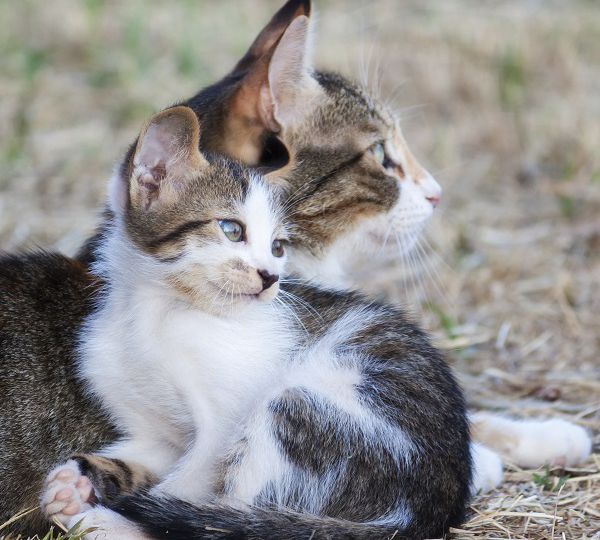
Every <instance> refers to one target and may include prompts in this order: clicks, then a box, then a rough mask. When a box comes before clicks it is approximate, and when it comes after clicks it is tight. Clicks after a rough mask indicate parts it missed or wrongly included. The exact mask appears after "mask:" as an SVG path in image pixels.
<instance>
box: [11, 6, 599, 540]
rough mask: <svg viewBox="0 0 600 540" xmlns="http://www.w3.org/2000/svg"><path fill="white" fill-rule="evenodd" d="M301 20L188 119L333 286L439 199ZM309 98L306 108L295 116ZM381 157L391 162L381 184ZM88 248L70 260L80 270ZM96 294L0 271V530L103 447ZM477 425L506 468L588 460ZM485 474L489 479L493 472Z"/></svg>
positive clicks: (513, 431)
mask: <svg viewBox="0 0 600 540" xmlns="http://www.w3.org/2000/svg"><path fill="white" fill-rule="evenodd" d="M308 15H309V2H300V1H294V0H291V1H290V2H288V3H287V4H286V5H285V6H284V7H283V8H282V9H281V10H280V11H279V12H278V13H277V14H276V15H275V17H274V18H273V20H272V21H271V22H270V23H269V24H268V25H267V26H266V27H265V29H264V30H263V31H262V32H261V33H260V35H259V36H258V37H257V39H256V40H255V42H254V43H253V45H252V46H251V47H250V49H249V51H248V53H247V54H246V55H245V56H244V58H243V59H242V60H241V61H240V62H239V63H238V65H237V66H236V68H235V69H234V70H233V71H232V72H231V73H230V74H229V75H228V76H227V77H225V78H224V79H223V80H222V81H220V82H219V83H217V84H216V85H213V86H212V87H209V88H207V89H206V90H205V91H202V92H200V93H199V94H198V95H197V96H195V97H194V98H192V99H191V100H189V102H188V105H189V106H190V107H192V108H193V109H194V110H195V112H196V113H197V114H198V115H199V116H200V117H201V118H202V124H203V128H204V129H203V132H202V137H201V141H200V145H201V147H202V148H205V149H209V150H214V151H218V152H223V153H227V154H229V155H231V156H233V157H236V158H238V159H241V160H244V161H246V162H248V163H250V164H254V165H258V166H261V167H264V168H265V170H267V171H269V170H271V171H273V172H271V173H270V174H269V175H268V178H269V179H270V180H272V181H273V182H280V183H285V184H287V186H288V190H289V193H290V205H293V206H294V209H295V210H294V216H292V217H294V218H295V222H296V227H295V230H294V231H293V236H292V246H291V248H290V262H291V263H292V266H293V267H294V268H295V269H296V270H297V271H300V272H303V273H304V274H305V275H306V276H307V277H316V276H319V277H320V276H322V277H323V279H324V280H325V281H326V282H328V283H329V284H333V285H337V286H341V285H343V283H344V268H345V260H346V256H347V248H348V246H356V245H358V246H360V248H361V249H365V250H366V253H367V254H368V253H370V252H372V251H371V250H378V249H380V242H381V241H382V240H383V239H384V238H385V233H386V231H387V230H388V229H387V228H388V226H389V227H391V226H394V227H395V228H396V231H397V233H398V234H400V235H405V234H406V235H407V237H408V236H409V235H412V234H414V233H415V232H418V231H419V230H420V228H421V227H422V226H423V224H424V223H425V222H426V220H427V218H428V217H429V216H430V215H431V213H432V210H433V204H435V203H436V199H437V198H438V197H439V186H437V184H435V183H434V182H433V181H432V179H431V178H430V177H429V176H428V175H427V174H426V172H425V171H424V170H423V169H422V168H421V167H420V166H419V165H418V163H417V162H416V160H414V158H413V157H412V155H411V154H410V152H409V150H408V148H407V147H406V145H405V143H404V141H403V140H402V138H401V135H400V132H399V129H398V126H397V124H396V122H395V120H394V119H393V115H392V114H391V113H390V112H389V111H387V110H386V109H385V108H383V107H382V106H381V105H380V104H379V103H378V102H377V101H376V100H374V99H372V98H371V97H370V96H369V95H368V93H367V92H365V91H364V90H362V89H360V88H358V87H356V86H355V85H353V84H351V83H350V82H348V81H347V80H345V79H344V78H342V77H339V76H337V75H332V74H323V73H316V74H314V76H313V74H311V66H310V61H309V59H308V56H307V54H306V43H307V39H308V32H307V26H308V21H307V20H306V19H305V18H304V17H307V16H308ZM297 19H300V20H299V21H298V23H297V25H296V27H295V29H294V30H293V31H292V32H290V33H288V34H287V37H286V39H285V40H282V35H283V33H284V31H285V30H286V29H288V28H290V25H291V23H292V22H294V21H296V20H297ZM307 77H308V78H307ZM297 82H300V83H302V82H307V83H308V84H306V85H304V84H299V85H298V86H296V83H297ZM265 89H266V90H268V91H267V92H265ZM307 93H308V94H312V95H313V98H315V101H314V102H313V101H312V100H310V103H312V104H314V105H315V107H306V111H305V110H304V109H305V105H306V104H307V103H304V102H303V101H302V100H303V99H304V97H305V96H306V95H307ZM321 98H322V99H321ZM319 100H320V101H319ZM296 125H297V126H299V127H298V129H296V127H295V126H296ZM382 142H383V143H385V144H383V145H381V143H382ZM382 150H383V152H382ZM386 154H387V155H386ZM392 156H393V157H394V159H395V160H397V162H394V166H393V167H392V168H391V169H389V170H388V168H386V167H384V163H385V164H386V165H390V162H389V161H388V160H389V159H391V157H392ZM398 165H400V166H401V169H400V168H399V167H398ZM428 199H429V200H428ZM93 244H94V242H93V241H92V242H90V243H89V244H88V245H87V246H86V248H85V249H83V250H82V253H81V254H80V257H79V260H80V261H81V262H83V263H84V264H87V263H88V262H89V261H90V260H91V253H92V249H91V247H92V246H93ZM295 261H297V262H295ZM97 287H98V283H97V282H96V281H95V280H94V279H93V278H91V276H90V275H89V274H87V273H86V271H85V267H84V266H83V265H82V264H80V263H78V262H77V261H73V260H70V259H67V258H65V257H62V256H60V255H46V254H35V255H28V256H22V257H5V258H3V259H2V261H1V262H0V306H2V307H1V311H0V362H1V363H2V370H1V371H0V438H1V439H2V441H3V445H2V447H1V448H0V492H1V493H2V494H3V500H2V502H1V503H0V522H4V521H6V520H8V519H9V518H11V517H12V516H13V515H14V514H15V513H16V512H17V511H18V510H20V509H21V508H24V507H29V506H34V505H35V504H36V502H37V498H38V494H39V492H40V490H41V485H42V480H43V478H44V476H45V474H46V472H47V471H48V470H49V469H50V467H51V466H52V465H54V464H55V463H57V462H60V461H63V460H65V459H67V458H68V457H69V456H70V455H72V454H73V453H76V452H87V451H91V450H94V449H98V448H100V447H101V446H103V445H104V444H105V443H106V442H109V441H111V440H113V439H114V437H115V431H114V429H113V428H112V427H111V425H110V423H109V421H108V420H107V419H106V418H105V417H104V416H103V415H102V413H101V412H100V410H99V408H98V406H97V404H95V403H94V402H93V400H91V399H90V398H89V397H87V396H85V395H84V394H83V392H82V388H81V385H80V384H79V382H78V380H77V378H76V377H75V375H74V373H73V360H74V358H73V356H74V345H75V338H76V335H77V332H78V329H79V325H80V323H81V320H82V318H83V317H84V315H85V314H86V313H88V312H89V310H90V309H91V305H92V302H91V300H92V298H93V296H94V292H95V290H96V288H97ZM73 419H77V421H76V422H74V421H73ZM486 425H487V426H489V427H491V428H492V430H491V433H490V436H489V437H488V440H493V439H495V440H496V442H498V443H500V444H499V446H500V448H502V446H503V445H505V444H506V449H505V450H506V453H507V454H508V455H509V456H515V455H516V457H518V452H517V451H519V452H520V449H521V448H526V449H527V452H526V453H527V455H528V456H533V457H534V458H536V459H537V460H538V461H537V463H543V462H544V461H550V460H553V459H556V458H559V457H563V456H564V457H565V458H566V460H567V462H574V461H576V460H578V459H581V458H582V456H585V454H586V442H587V448H588V449H589V439H588V438H587V437H586V435H585V433H584V432H583V431H582V430H580V429H579V428H576V427H573V426H571V427H569V426H564V425H562V424H561V425H559V426H557V428H558V429H555V430H554V431H552V432H550V433H548V431H544V426H543V425H540V424H539V423H538V424H535V426H537V428H539V431H535V432H534V436H528V430H529V429H530V426H532V425H534V424H527V425H526V426H524V427H522V426H521V424H514V423H509V424H508V425H507V426H501V429H497V430H494V429H493V427H494V424H493V423H491V422H488V423H487V424H486ZM549 439H550V441H549ZM582 449H583V450H582ZM588 451H589V450H588ZM515 452H517V453H516V454H515ZM530 464H531V465H533V463H530ZM492 465H494V467H492V468H491V470H493V471H496V479H497V473H498V467H497V465H498V463H497V461H496V462H495V463H492ZM15 527H16V528H18V529H19V530H20V531H21V532H23V531H24V530H25V531H27V532H32V533H33V532H41V531H43V527H44V520H43V517H42V516H41V515H40V514H38V513H33V514H31V515H30V516H29V521H28V522H27V521H25V520H23V521H20V522H18V523H17V524H15ZM3 532H4V531H3Z"/></svg>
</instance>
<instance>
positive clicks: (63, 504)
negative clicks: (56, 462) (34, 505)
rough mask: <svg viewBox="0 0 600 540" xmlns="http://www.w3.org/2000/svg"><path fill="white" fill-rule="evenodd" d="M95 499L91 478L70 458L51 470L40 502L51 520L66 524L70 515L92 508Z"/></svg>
mask: <svg viewBox="0 0 600 540" xmlns="http://www.w3.org/2000/svg"><path fill="white" fill-rule="evenodd" d="M94 499H95V494H94V488H93V486H92V483H91V482H90V479H89V478H87V477H86V476H83V475H82V474H81V471H80V469H79V465H78V464H77V462H76V461H74V460H69V461H67V462H66V463H64V464H63V465H60V466H58V467H57V468H56V469H54V470H53V471H51V472H50V474H49V475H48V477H47V479H46V482H45V485H44V490H43V493H42V497H41V501H40V502H41V507H42V510H43V512H44V513H45V515H46V516H47V517H48V519H49V520H51V521H52V520H55V519H56V520H58V521H59V522H61V523H62V524H64V525H66V523H67V521H68V519H69V517H71V516H74V515H76V514H79V513H81V512H85V511H87V510H89V509H91V508H92V502H93V501H94Z"/></svg>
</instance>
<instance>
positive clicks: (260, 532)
mask: <svg viewBox="0 0 600 540" xmlns="http://www.w3.org/2000/svg"><path fill="white" fill-rule="evenodd" d="M198 135H199V124H198V120H197V116H196V115H195V114H194V113H193V111H192V110H191V109H189V108H187V107H176V108H172V109H167V110H166V111H163V112H162V113H159V114H158V115H156V116H154V117H153V119H152V120H151V121H150V123H149V124H148V127H147V128H146V129H145V130H144V131H143V133H142V135H141V136H140V137H139V139H138V144H137V146H136V150H135V152H134V153H133V155H132V156H131V159H130V161H129V163H127V165H126V166H125V167H124V168H123V170H126V171H127V176H124V177H121V178H115V179H114V183H115V185H114V186H113V188H112V189H111V194H112V198H111V203H110V204H111V209H112V211H113V214H114V216H115V218H114V219H113V221H112V223H111V225H110V227H109V229H108V230H107V232H106V234H105V237H104V239H103V240H102V241H101V243H100V246H99V257H98V262H97V263H96V264H95V266H94V269H95V272H97V273H98V274H99V276H100V277H101V278H102V279H103V281H104V282H105V283H106V288H105V294H104V297H103V299H102V302H101V304H100V305H99V307H98V309H97V310H96V311H95V312H94V313H93V314H91V315H90V316H89V317H88V319H87V322H86V325H85V328H84V331H83V333H82V343H81V356H80V360H79V361H78V364H79V370H80V372H81V375H82V377H83V379H84V380H85V381H86V384H87V385H88V386H89V388H90V389H91V390H92V391H93V393H94V394H95V395H98V396H99V397H100V398H101V401H102V403H103V405H104V406H105V407H106V408H107V410H108V411H109V413H110V416H111V418H114V419H115V421H116V422H117V424H118V425H119V427H120V429H121V430H122V431H123V432H124V433H125V437H124V438H123V439H121V440H119V441H117V442H116V443H115V444H113V445H111V446H109V447H108V448H107V449H105V450H104V451H102V452H101V455H103V456H105V457H109V458H112V459H120V460H123V461H137V462H138V463H139V464H141V465H142V466H144V467H145V468H146V469H147V470H149V471H150V472H151V473H152V474H153V475H154V476H155V477H157V478H159V479H160V480H161V481H160V483H159V484H158V486H157V487H156V488H154V489H153V490H152V493H155V494H157V495H163V494H164V495H169V496H172V497H179V498H181V499H183V500H186V501H188V502H192V503H197V504H201V503H216V502H218V503H219V506H218V508H213V507H212V506H211V507H210V509H211V511H214V512H215V514H214V516H213V515H211V516H210V517H209V518H208V519H207V520H206V521H203V520H199V522H198V524H197V527H198V528H200V529H203V528H205V527H206V526H207V525H209V524H210V523H212V522H213V520H214V519H217V520H218V519H227V520H231V526H233V527H237V528H239V527H244V526H245V523H246V522H247V521H248V520H253V521H254V522H255V523H254V525H253V530H254V534H255V535H257V536H259V537H264V536H265V535H266V534H267V531H268V534H269V535H271V537H279V538H282V537H286V536H287V535H289V534H290V533H291V532H292V531H293V534H298V529H299V528H300V529H301V528H304V529H305V530H306V529H307V528H308V527H312V528H315V527H316V528H317V529H318V528H319V527H320V524H319V523H320V522H319V518H318V516H326V517H327V519H325V520H323V525H324V526H325V527H328V528H330V529H331V530H332V531H336V532H335V534H338V535H342V534H347V533H348V532H350V533H351V534H352V536H353V537H356V538H373V537H380V538H383V537H384V536H389V535H391V534H394V533H396V534H400V535H410V536H411V537H413V538H431V537H435V536H441V535H443V534H445V533H446V532H447V530H448V527H451V526H458V525H459V524H460V523H461V521H462V519H463V517H464V513H465V507H466V503H467V501H468V495H469V490H470V480H471V469H470V448H469V425H468V422H467V418H466V411H465V406H464V401H463V397H462V394H461V391H460V388H459V386H458V385H457V383H456V381H455V380H454V378H453V376H452V374H451V372H450V370H449V368H448V367H447V366H446V364H445V363H444V362H443V360H442V359H441V357H440V355H439V353H438V352H437V351H436V350H435V349H433V348H432V346H431V345H430V343H429V341H428V339H427V338H426V336H425V335H424V334H423V333H422V332H421V331H419V330H418V329H417V328H416V327H415V326H413V325H412V324H411V323H409V322H408V321H407V320H406V318H405V316H404V315H403V314H402V313H401V312H399V311H396V310H393V309H391V308H388V307H385V306H382V305H377V304H375V303H372V302H367V301H364V300H362V299H361V298H360V297H358V296H356V295H352V294H348V293H332V292H328V291H326V290H319V289H315V288H313V287H311V286H309V285H295V286H291V287H290V286H288V288H289V289H291V291H295V292H296V293H299V296H300V297H301V298H310V299H311V303H312V304H313V305H315V310H316V311H317V312H318V313H319V314H320V318H319V321H314V319H313V320H312V323H311V322H309V321H308V320H307V317H306V315H305V314H303V312H302V311H301V309H299V308H297V307H294V306H293V305H291V304H287V305H286V304H284V303H274V302H271V301H272V300H273V299H274V298H275V296H276V295H277V292H278V289H279V276H280V275H281V274H283V272H284V261H285V247H284V244H285V243H287V242H288V237H287V232H286V230H285V226H284V225H283V223H282V221H281V217H280V216H281V215H282V214H283V212H282V209H281V208H280V207H279V206H278V205H277V204H276V202H275V201H276V196H275V194H274V190H273V188H269V186H268V184H267V183H266V181H264V180H262V179H261V178H259V177H257V176H256V175H255V174H254V173H249V172H247V171H245V170H244V169H242V168H240V167H239V166H237V165H235V164H233V163H231V162H229V161H227V160H225V159H224V158H212V159H211V161H210V163H209V162H208V161H207V160H206V158H205V157H204V156H203V155H202V154H201V153H200V152H199V150H198ZM303 319H304V320H303ZM73 473H74V470H73V468H72V464H67V466H65V467H63V468H59V469H58V470H56V471H54V473H53V475H52V477H51V479H50V482H49V486H48V490H47V492H46V494H45V498H44V500H43V504H45V505H46V511H47V513H48V514H49V515H52V516H53V517H57V518H58V519H60V520H61V521H63V522H66V524H68V526H72V525H73V524H74V523H77V522H78V521H79V520H80V519H81V516H80V515H73V514H77V513H78V511H81V510H82V505H83V504H87V503H88V501H87V500H85V495H86V494H88V495H89V493H90V491H89V486H88V485H86V486H85V490H84V491H85V493H84V494H83V495H84V496H83V497H82V490H81V481H82V478H81V477H80V476H77V474H73ZM66 475H68V476H69V477H68V478H65V476H66ZM84 482H85V481H84ZM424 486H426V488H425V489H424V488H423V487H424ZM228 504H230V505H231V506H228ZM241 505H242V506H241ZM246 505H247V506H248V507H247V508H245V506H246ZM250 506H258V507H260V508H262V509H263V510H262V511H255V510H252V509H251V508H250ZM268 509H271V510H269V511H267V512H265V510H268ZM281 510H285V511H284V512H283V513H282V512H281ZM288 511H292V512H293V513H288ZM331 518H333V519H331ZM334 520H343V521H340V522H339V523H336V522H335V521H334ZM157 530H158V531H160V533H162V534H163V535H166V536H167V537H169V538H170V537H171V534H172V533H171V531H170V530H168V528H167V529H164V530H163V529H162V528H161V526H160V525H159V526H158V528H157ZM189 536H193V534H192V533H191V532H190V534H189ZM189 536H188V537H189Z"/></svg>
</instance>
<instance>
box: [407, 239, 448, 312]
mask: <svg viewBox="0 0 600 540" xmlns="http://www.w3.org/2000/svg"><path fill="white" fill-rule="evenodd" d="M414 240H415V248H416V250H417V252H418V253H420V254H421V257H422V261H423V267H424V268H425V271H426V272H427V274H428V276H429V278H430V280H431V282H432V283H433V285H434V287H435V288H436V291H437V293H438V294H439V295H440V297H441V298H442V299H443V301H444V303H445V304H448V305H449V304H450V299H449V297H448V294H447V293H446V292H445V290H444V280H443V278H442V275H441V274H440V273H439V271H438V269H437V266H436V264H435V263H434V262H433V258H434V257H433V256H432V255H437V254H436V253H435V252H433V251H432V252H426V250H425V248H424V247H423V245H422V243H421V239H420V238H419V237H418V236H416V237H415V239H414ZM438 257H439V255H438ZM440 258H441V257H440Z"/></svg>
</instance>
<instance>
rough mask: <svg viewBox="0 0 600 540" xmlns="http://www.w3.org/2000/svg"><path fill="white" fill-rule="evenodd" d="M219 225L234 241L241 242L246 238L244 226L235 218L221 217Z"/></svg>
mask: <svg viewBox="0 0 600 540" xmlns="http://www.w3.org/2000/svg"><path fill="white" fill-rule="evenodd" d="M219 227H221V230H222V231H223V233H224V234H225V236H226V237H227V238H228V239H229V240H231V241H232V242H241V241H242V240H243V239H244V227H243V226H242V224H241V223H239V222H237V221H234V220H233V219H220V220H219Z"/></svg>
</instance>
